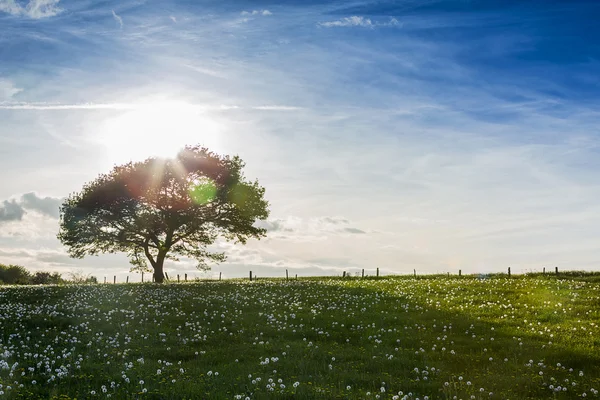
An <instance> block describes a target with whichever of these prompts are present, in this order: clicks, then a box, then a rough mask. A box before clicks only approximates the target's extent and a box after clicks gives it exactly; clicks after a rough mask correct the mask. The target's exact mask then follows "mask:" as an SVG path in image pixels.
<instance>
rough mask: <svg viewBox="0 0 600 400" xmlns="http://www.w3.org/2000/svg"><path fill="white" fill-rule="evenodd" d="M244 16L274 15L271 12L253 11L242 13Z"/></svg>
mask: <svg viewBox="0 0 600 400" xmlns="http://www.w3.org/2000/svg"><path fill="white" fill-rule="evenodd" d="M241 14H242V15H264V16H268V15H273V13H272V12H271V11H269V10H252V11H242V12H241Z"/></svg>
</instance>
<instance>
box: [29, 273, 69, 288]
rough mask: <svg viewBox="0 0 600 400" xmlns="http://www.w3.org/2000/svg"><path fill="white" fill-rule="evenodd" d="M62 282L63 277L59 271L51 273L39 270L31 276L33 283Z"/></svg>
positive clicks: (50, 283) (48, 283) (51, 283)
mask: <svg viewBox="0 0 600 400" xmlns="http://www.w3.org/2000/svg"><path fill="white" fill-rule="evenodd" d="M62 282H63V279H62V278H61V276H60V274H59V273H58V272H54V273H50V272H45V271H38V272H36V273H35V274H34V275H33V276H32V277H31V283H32V284H33V285H53V284H54V285H56V284H59V283H62Z"/></svg>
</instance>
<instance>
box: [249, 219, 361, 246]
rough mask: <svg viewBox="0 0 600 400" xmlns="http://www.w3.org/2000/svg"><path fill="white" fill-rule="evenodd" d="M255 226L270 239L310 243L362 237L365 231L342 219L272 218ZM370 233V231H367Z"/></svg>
mask: <svg viewBox="0 0 600 400" xmlns="http://www.w3.org/2000/svg"><path fill="white" fill-rule="evenodd" d="M256 226H258V227H261V228H265V229H266V230H267V236H268V237H269V238H271V239H281V240H292V241H298V242H310V241H317V240H321V239H323V238H325V237H328V236H340V235H342V236H347V235H363V234H366V233H367V231H365V230H363V229H359V228H357V227H354V226H351V225H350V221H348V220H347V219H346V218H342V217H335V216H333V217H312V218H300V217H294V216H290V217H287V218H273V219H268V220H266V221H259V222H257V223H256ZM369 232H372V231H369Z"/></svg>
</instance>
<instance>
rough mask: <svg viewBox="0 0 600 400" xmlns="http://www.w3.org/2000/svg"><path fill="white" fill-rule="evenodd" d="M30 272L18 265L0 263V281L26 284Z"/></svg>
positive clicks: (10, 283) (28, 280)
mask: <svg viewBox="0 0 600 400" xmlns="http://www.w3.org/2000/svg"><path fill="white" fill-rule="evenodd" d="M30 279H31V273H30V272H29V271H27V269H25V267H22V266H20V265H3V264H0V281H1V282H4V283H6V284H9V285H28V284H29V282H30Z"/></svg>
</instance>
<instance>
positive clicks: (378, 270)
mask: <svg viewBox="0 0 600 400" xmlns="http://www.w3.org/2000/svg"><path fill="white" fill-rule="evenodd" d="M377 277H378V278H379V267H377Z"/></svg>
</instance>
